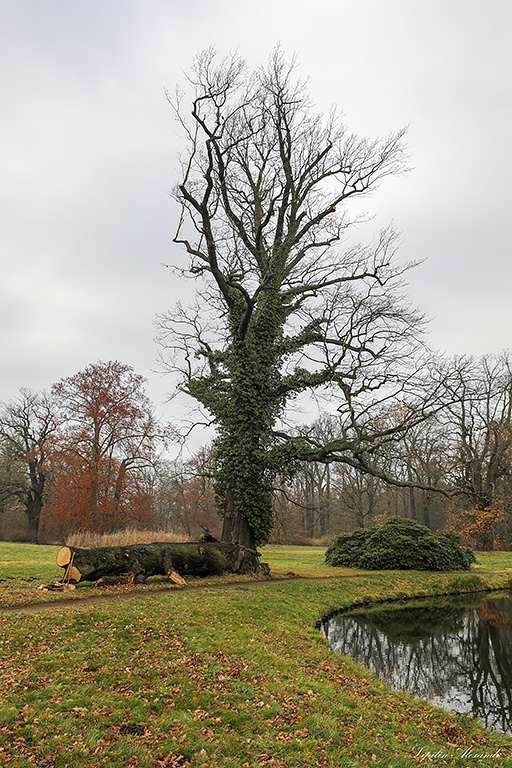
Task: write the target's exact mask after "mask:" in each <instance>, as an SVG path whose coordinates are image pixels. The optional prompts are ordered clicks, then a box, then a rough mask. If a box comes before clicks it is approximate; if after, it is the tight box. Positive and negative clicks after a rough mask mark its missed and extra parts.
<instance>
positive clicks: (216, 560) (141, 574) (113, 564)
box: [57, 541, 268, 583]
mask: <svg viewBox="0 0 512 768" xmlns="http://www.w3.org/2000/svg"><path fill="white" fill-rule="evenodd" d="M57 565H59V566H60V567H61V568H65V569H66V572H65V575H64V580H65V581H71V582H74V583H76V582H79V581H98V580H99V579H104V578H105V577H107V576H108V577H111V576H118V575H120V574H128V573H129V574H132V580H133V581H136V582H137V581H138V582H140V581H144V580H145V578H147V577H149V576H154V575H157V574H163V575H167V576H169V578H173V576H172V574H174V575H176V574H179V575H181V576H187V575H189V576H211V575H216V574H221V573H225V572H230V573H251V572H254V571H257V570H261V569H262V567H263V566H264V564H260V562H259V558H258V553H257V552H255V551H254V550H251V549H246V548H245V547H240V546H238V544H230V543H227V542H222V541H216V542H198V543H186V544H174V543H168V542H155V543H154V544H133V545H130V546H126V547H99V548H97V549H77V548H75V547H62V548H61V549H60V550H59V552H58V554H57ZM263 570H265V569H264V567H263ZM267 570H268V567H267ZM174 580H176V581H177V579H174Z"/></svg>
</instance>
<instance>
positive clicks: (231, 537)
mask: <svg viewBox="0 0 512 768" xmlns="http://www.w3.org/2000/svg"><path fill="white" fill-rule="evenodd" d="M221 539H222V541H223V542H228V543H230V544H239V545H240V546H241V547H247V548H248V549H254V534H253V532H252V530H251V527H250V526H249V523H248V522H247V520H246V519H245V517H244V516H243V514H242V512H241V511H240V509H239V508H238V505H237V503H236V500H235V491H234V489H233V488H230V489H229V490H228V492H227V493H226V503H225V510H224V521H223V524H222V535H221Z"/></svg>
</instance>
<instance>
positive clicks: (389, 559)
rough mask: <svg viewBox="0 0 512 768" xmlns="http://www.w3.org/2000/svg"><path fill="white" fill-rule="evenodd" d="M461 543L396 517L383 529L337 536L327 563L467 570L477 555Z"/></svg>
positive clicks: (453, 535) (374, 567) (375, 568)
mask: <svg viewBox="0 0 512 768" xmlns="http://www.w3.org/2000/svg"><path fill="white" fill-rule="evenodd" d="M459 541H460V537H459V535H458V534H456V533H454V532H452V531H449V532H443V533H433V532H432V531H430V530H429V529H428V528H426V527H425V526H424V525H420V524H419V523H416V522H415V521H414V520H405V519H403V518H400V517H392V518H390V519H389V520H388V521H387V522H386V523H384V525H381V526H380V527H379V528H369V529H362V528H360V529H359V530H357V531H354V533H350V534H345V535H341V536H337V537H336V539H335V540H334V541H333V543H332V544H331V546H330V547H329V549H328V550H327V552H326V553H325V560H326V562H327V563H329V565H334V566H338V567H345V568H364V569H366V570H369V571H385V570H415V571H467V570H468V569H469V568H470V566H471V563H474V562H475V556H474V554H473V553H472V552H471V550H470V549H467V548H466V547H461V546H460V543H459Z"/></svg>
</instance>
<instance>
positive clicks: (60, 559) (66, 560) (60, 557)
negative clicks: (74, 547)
mask: <svg viewBox="0 0 512 768" xmlns="http://www.w3.org/2000/svg"><path fill="white" fill-rule="evenodd" d="M72 554H73V553H72V552H71V549H70V548H69V547H61V548H60V549H59V551H58V552H57V565H60V567H61V568H64V566H65V565H69V564H70V562H71V556H72Z"/></svg>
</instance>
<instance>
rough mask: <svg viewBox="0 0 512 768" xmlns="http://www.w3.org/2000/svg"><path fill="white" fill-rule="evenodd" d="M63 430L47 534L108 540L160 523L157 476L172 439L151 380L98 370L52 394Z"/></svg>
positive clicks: (112, 365)
mask: <svg viewBox="0 0 512 768" xmlns="http://www.w3.org/2000/svg"><path fill="white" fill-rule="evenodd" d="M52 393H53V395H54V397H55V400H56V402H57V403H58V407H59V410H60V414H61V417H62V423H63V427H62V429H61V430H60V431H59V434H58V436H57V437H56V439H55V440H54V445H53V450H52V482H51V487H50V493H49V499H48V503H47V506H46V514H45V520H44V522H45V527H46V528H47V529H49V530H52V531H54V532H56V533H59V534H62V533H64V532H67V531H70V530H78V529H80V530H90V531H97V532H108V531H112V530H116V529H119V528H123V527H125V526H126V525H131V526H137V527H147V526H149V525H151V523H152V522H153V515H154V508H153V503H152V494H151V473H149V472H148V470H149V469H150V468H151V467H152V466H153V465H154V462H155V459H156V455H157V446H158V444H159V443H160V442H161V441H162V440H163V439H164V432H163V430H162V428H160V427H159V425H158V424H157V422H156V419H155V417H154V414H153V408H152V406H151V403H150V401H149V399H148V398H147V396H146V394H145V380H144V378H143V377H142V376H140V375H138V374H136V373H135V371H134V370H133V368H131V367H130V366H128V365H125V364H123V363H120V362H117V361H115V362H108V363H103V362H98V363H95V364H94V365H89V366H88V367H87V368H85V369H84V370H83V371H80V372H79V373H77V374H75V376H71V377H69V378H65V379H62V380H61V381H59V382H58V383H57V384H55V385H54V386H53V388H52Z"/></svg>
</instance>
